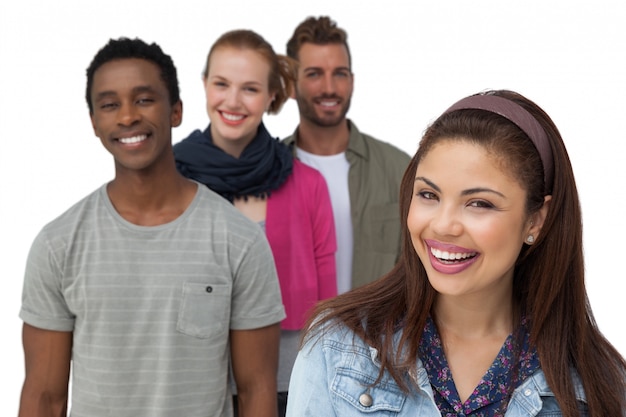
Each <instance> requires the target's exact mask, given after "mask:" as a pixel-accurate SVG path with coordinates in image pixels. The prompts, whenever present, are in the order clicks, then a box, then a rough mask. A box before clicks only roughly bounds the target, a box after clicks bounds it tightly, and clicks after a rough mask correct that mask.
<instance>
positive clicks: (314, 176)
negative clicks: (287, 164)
mask: <svg viewBox="0 0 626 417" xmlns="http://www.w3.org/2000/svg"><path fill="white" fill-rule="evenodd" d="M293 175H295V176H300V177H301V178H305V179H309V180H311V181H324V182H325V180H324V177H323V176H322V174H321V173H320V172H319V171H318V170H317V169H315V168H313V167H311V166H308V165H307V164H305V163H304V162H302V161H300V160H299V159H296V158H294V160H293Z"/></svg>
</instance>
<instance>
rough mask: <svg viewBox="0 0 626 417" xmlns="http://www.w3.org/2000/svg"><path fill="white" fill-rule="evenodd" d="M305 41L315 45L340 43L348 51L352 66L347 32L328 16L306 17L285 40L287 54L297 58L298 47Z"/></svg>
mask: <svg viewBox="0 0 626 417" xmlns="http://www.w3.org/2000/svg"><path fill="white" fill-rule="evenodd" d="M305 43H312V44H315V45H328V44H333V43H335V44H341V45H344V46H345V47H346V51H348V63H349V65H350V68H352V56H351V55H350V48H349V47H348V34H347V33H346V31H345V30H343V29H341V28H339V27H337V23H336V22H334V21H333V20H331V19H330V17H328V16H320V17H318V18H315V17H308V18H307V19H306V20H305V21H303V22H302V23H300V24H299V25H298V27H296V30H294V32H293V35H292V36H291V39H289V41H288V42H287V56H289V57H290V58H293V59H295V60H298V53H299V52H300V48H302V45H303V44H305Z"/></svg>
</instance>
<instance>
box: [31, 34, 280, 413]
mask: <svg viewBox="0 0 626 417" xmlns="http://www.w3.org/2000/svg"><path fill="white" fill-rule="evenodd" d="M86 98H87V103H88V106H89V110H90V116H91V121H92V125H93V128H94V132H95V134H96V136H98V137H99V138H100V139H101V141H102V143H103V145H104V147H105V148H106V149H107V150H108V151H109V152H110V153H111V154H112V155H113V157H114V160H115V178H114V179H113V180H112V181H111V182H109V183H108V184H105V185H103V186H102V187H100V188H98V189H97V190H96V191H94V192H93V193H91V194H90V195H88V196H87V197H85V198H84V199H82V200H81V201H79V202H78V203H76V204H75V205H74V206H72V207H71V208H70V209H68V210H67V211H66V212H65V213H64V214H62V215H61V216H59V217H58V218H56V219H55V220H53V221H52V222H50V223H49V224H48V225H46V226H45V227H44V228H43V229H42V231H41V232H40V233H39V235H38V236H37V237H36V239H35V241H34V242H33V245H32V248H31V251H30V253H29V257H28V262H27V266H26V274H25V279H24V291H23V297H22V308H21V310H20V317H21V318H22V320H24V330H23V344H24V356H25V361H26V378H25V381H24V386H23V389H22V397H21V402H20V414H19V415H20V417H25V416H43V415H65V414H66V413H67V409H68V408H70V415H71V416H74V417H82V416H89V417H99V416H111V415H115V416H150V417H165V416H231V415H232V397H231V393H230V389H229V384H228V363H229V358H230V359H231V360H232V366H233V373H234V376H235V379H236V384H237V389H238V393H239V401H240V402H239V409H240V410H242V411H241V413H242V414H244V415H255V416H267V417H269V416H272V417H273V416H275V415H276V400H275V392H276V367H277V358H278V340H279V332H280V330H279V322H280V321H281V320H282V319H283V318H284V317H285V313H284V309H283V306H282V302H281V298H280V290H279V287H278V280H277V278H276V272H275V268H274V263H273V260H272V254H271V251H270V249H269V245H268V244H267V241H266V239H265V235H264V233H263V231H262V230H261V229H260V228H259V227H258V225H256V224H254V223H252V222H250V221H249V220H247V218H245V217H244V216H243V215H241V214H240V213H239V212H238V211H237V210H236V209H234V207H232V206H231V205H230V204H228V202H227V201H226V200H224V199H222V198H221V197H219V196H217V195H215V194H214V193H213V192H211V191H210V190H208V189H207V188H205V187H203V186H199V185H198V184H197V183H195V182H191V181H189V180H187V179H185V178H183V177H182V176H180V175H179V174H178V172H177V171H176V167H175V163H174V157H173V153H172V145H171V128H172V127H176V126H178V125H179V124H180V122H181V120H182V102H181V101H180V97H179V92H178V81H177V79H176V69H175V67H174V65H173V63H172V60H171V58H170V57H169V56H168V55H165V54H164V53H163V52H162V51H161V49H160V48H159V47H158V46H157V45H156V44H151V45H148V44H146V43H144V42H143V41H140V40H138V39H135V40H130V39H125V38H121V39H118V40H111V41H109V43H108V44H107V45H105V46H104V47H103V48H102V49H101V50H100V51H99V52H98V53H97V54H96V56H95V58H94V60H93V61H92V63H91V65H90V67H89V68H88V70H87V95H86ZM70 365H71V366H70ZM70 369H72V398H71V405H68V404H70V401H69V398H68V385H69V380H70Z"/></svg>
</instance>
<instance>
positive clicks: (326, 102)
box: [320, 101, 337, 107]
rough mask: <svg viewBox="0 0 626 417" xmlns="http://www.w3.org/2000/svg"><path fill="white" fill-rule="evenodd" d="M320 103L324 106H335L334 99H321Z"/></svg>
mask: <svg viewBox="0 0 626 417" xmlns="http://www.w3.org/2000/svg"><path fill="white" fill-rule="evenodd" d="M320 105H322V106H324V107H332V106H336V105H337V102H336V101H322V102H320Z"/></svg>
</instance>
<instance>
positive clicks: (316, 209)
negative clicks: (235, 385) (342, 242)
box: [265, 160, 337, 330]
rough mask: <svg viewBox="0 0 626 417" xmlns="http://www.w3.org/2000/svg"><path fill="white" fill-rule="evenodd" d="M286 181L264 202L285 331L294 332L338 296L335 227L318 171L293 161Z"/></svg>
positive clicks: (326, 192) (322, 181)
mask: <svg viewBox="0 0 626 417" xmlns="http://www.w3.org/2000/svg"><path fill="white" fill-rule="evenodd" d="M293 162H294V163H293V172H292V174H291V175H290V176H289V178H288V179H287V181H286V182H285V183H284V184H283V185H282V186H281V187H280V188H279V189H278V190H276V191H272V194H271V195H270V197H269V198H268V200H267V212H266V217H265V233H266V235H267V240H268V241H269V244H270V247H271V248H272V253H273V255H274V262H275V263H276V271H277V272H278V280H279V281H280V291H281V294H282V297H283V305H284V306H285V311H286V312H287V318H285V319H284V320H283V321H282V323H281V328H283V329H285V330H299V329H301V328H302V326H303V325H304V322H305V321H306V319H307V313H308V312H309V310H310V308H311V307H313V305H314V304H315V303H316V302H317V301H319V300H323V299H325V298H330V297H334V296H335V295H337V276H336V264H335V251H336V250H337V243H336V240H335V223H334V220H333V211H332V207H331V205H330V196H329V194H328V187H327V185H326V181H325V180H324V177H322V174H320V173H319V172H318V171H317V170H315V169H313V168H311V167H309V166H307V165H305V164H303V163H302V162H300V161H298V160H294V161H293Z"/></svg>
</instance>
